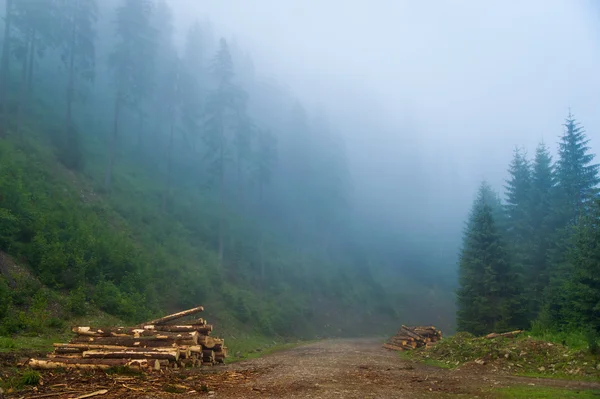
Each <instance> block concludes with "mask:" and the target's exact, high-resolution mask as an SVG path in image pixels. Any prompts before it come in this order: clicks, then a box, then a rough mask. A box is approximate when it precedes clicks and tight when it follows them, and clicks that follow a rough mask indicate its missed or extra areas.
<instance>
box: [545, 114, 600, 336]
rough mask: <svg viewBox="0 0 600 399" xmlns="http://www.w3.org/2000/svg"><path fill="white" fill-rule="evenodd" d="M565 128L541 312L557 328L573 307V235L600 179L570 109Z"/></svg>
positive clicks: (587, 211)
mask: <svg viewBox="0 0 600 399" xmlns="http://www.w3.org/2000/svg"><path fill="white" fill-rule="evenodd" d="M564 127H565V132H564V134H563V136H562V137H561V140H560V142H559V147H558V160H557V162H556V186H555V195H554V196H553V199H554V204H553V212H552V224H553V226H552V227H553V228H554V233H553V235H552V237H551V242H552V245H551V246H550V248H549V250H548V256H549V262H550V265H551V266H550V271H549V284H548V287H547V289H546V294H545V299H544V300H545V304H544V312H543V315H542V320H543V321H544V323H545V324H551V325H553V326H554V327H557V328H560V327H562V326H563V325H564V323H565V322H566V321H567V319H568V312H569V308H570V306H571V305H570V304H569V299H568V298H567V296H566V290H565V282H566V281H568V279H569V276H570V274H571V273H572V264H571V262H570V261H569V259H568V257H567V254H568V252H569V250H570V247H571V245H572V243H571V240H570V238H571V236H572V234H573V232H574V230H573V229H574V227H575V226H576V225H577V223H578V221H579V220H580V218H582V217H584V216H585V215H587V213H589V210H590V204H591V203H592V201H593V200H594V198H595V197H596V195H597V185H598V183H599V182H600V177H599V176H598V168H599V165H597V164H592V161H593V159H594V154H592V153H590V152H589V151H590V147H589V146H588V143H589V139H588V138H587V136H586V134H585V131H584V129H583V127H581V125H580V124H579V123H578V122H577V120H576V119H575V118H574V116H573V115H572V114H571V112H569V115H568V117H567V119H566V121H565V124H564Z"/></svg>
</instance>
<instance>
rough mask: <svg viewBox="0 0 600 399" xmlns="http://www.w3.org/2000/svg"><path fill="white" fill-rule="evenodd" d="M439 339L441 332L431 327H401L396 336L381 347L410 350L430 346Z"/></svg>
mask: <svg viewBox="0 0 600 399" xmlns="http://www.w3.org/2000/svg"><path fill="white" fill-rule="evenodd" d="M440 339H442V332H441V331H440V330H438V329H436V328H435V327H433V326H417V327H407V326H405V325H403V326H402V327H400V330H398V332H397V333H396V335H394V336H393V337H392V338H390V339H389V340H388V341H387V342H386V343H385V344H383V347H384V348H386V349H391V350H396V351H404V350H412V349H416V348H420V347H423V346H425V347H429V346H432V345H434V344H435V343H436V342H437V341H439V340H440Z"/></svg>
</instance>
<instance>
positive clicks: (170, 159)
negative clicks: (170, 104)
mask: <svg viewBox="0 0 600 399" xmlns="http://www.w3.org/2000/svg"><path fill="white" fill-rule="evenodd" d="M174 113H175V112H174V110H173V109H171V118H170V119H171V122H170V126H169V146H168V148H167V186H166V187H165V192H164V193H163V203H162V210H163V212H166V210H167V198H168V197H169V192H170V191H171V169H172V164H173V132H174V130H175V117H174V115H173V114H174Z"/></svg>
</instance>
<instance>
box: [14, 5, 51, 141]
mask: <svg viewBox="0 0 600 399" xmlns="http://www.w3.org/2000/svg"><path fill="white" fill-rule="evenodd" d="M58 5H59V4H58V1H57V0H50V1H47V2H46V3H45V4H44V5H43V6H41V5H40V2H39V0H19V1H17V2H15V4H14V10H13V11H14V15H13V18H14V26H15V28H16V33H17V34H16V35H15V36H14V37H12V38H11V41H12V45H13V48H12V51H13V54H14V56H15V58H17V60H18V61H20V62H21V64H22V65H21V79H20V83H19V86H20V87H19V99H18V108H17V123H16V130H17V132H18V133H21V128H22V124H23V116H24V115H25V110H26V107H27V106H28V105H29V97H30V96H31V91H32V85H33V69H34V65H35V58H36V56H37V57H42V56H43V55H44V53H45V50H46V48H48V47H50V46H52V47H54V46H55V45H56V44H58V42H59V40H60V35H59V34H58V32H60V30H61V26H60V11H59V10H60V8H59V7H58Z"/></svg>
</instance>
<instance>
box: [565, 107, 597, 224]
mask: <svg viewBox="0 0 600 399" xmlns="http://www.w3.org/2000/svg"><path fill="white" fill-rule="evenodd" d="M564 127H565V133H564V135H563V136H562V138H561V140H560V142H559V148H558V161H557V163H556V183H557V200H558V204H557V205H558V208H557V209H556V210H557V211H558V212H559V216H560V217H561V220H560V222H562V223H561V224H563V225H564V226H566V225H574V224H576V223H577V219H578V218H579V217H580V216H582V215H584V214H585V212H586V210H587V204H588V203H589V202H590V201H591V200H593V198H594V197H595V195H596V194H597V192H598V190H597V185H598V183H600V177H599V176H598V168H599V166H600V165H598V164H592V161H593V160H594V154H591V153H589V150H590V147H589V146H588V143H589V141H590V140H589V139H588V138H587V136H586V134H585V130H584V129H583V127H582V126H581V125H580V124H579V123H578V122H577V120H576V119H575V117H574V116H573V115H572V114H571V112H569V115H568V117H567V119H566V121H565V124H564ZM559 227H563V226H559Z"/></svg>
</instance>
